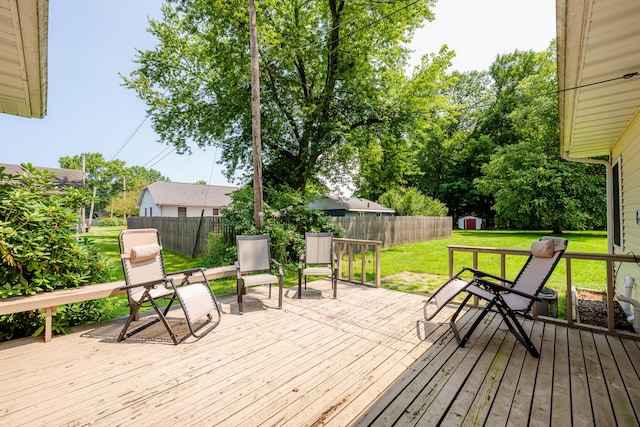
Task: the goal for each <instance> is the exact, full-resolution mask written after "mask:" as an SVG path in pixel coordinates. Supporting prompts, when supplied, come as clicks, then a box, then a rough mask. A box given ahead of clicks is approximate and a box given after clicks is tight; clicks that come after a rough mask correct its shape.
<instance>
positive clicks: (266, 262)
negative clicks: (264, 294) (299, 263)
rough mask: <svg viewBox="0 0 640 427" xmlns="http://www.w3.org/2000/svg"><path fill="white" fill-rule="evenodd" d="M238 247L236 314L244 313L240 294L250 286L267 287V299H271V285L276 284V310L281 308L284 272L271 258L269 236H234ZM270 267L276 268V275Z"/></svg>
mask: <svg viewBox="0 0 640 427" xmlns="http://www.w3.org/2000/svg"><path fill="white" fill-rule="evenodd" d="M236 244H237V247H238V260H237V261H236V263H235V265H236V279H237V282H236V283H237V284H236V292H237V294H238V312H239V314H242V313H243V312H244V310H243V307H242V294H243V292H246V291H247V288H249V287H250V286H258V285H269V298H271V285H272V284H276V283H277V284H278V286H279V287H280V294H279V296H278V308H282V285H283V283H284V270H283V269H282V264H280V263H279V262H278V261H276V260H275V259H272V258H271V250H270V249H269V236H267V235H266V234H263V235H259V236H236ZM272 265H275V266H276V267H277V268H278V275H277V276H276V275H275V274H273V272H272Z"/></svg>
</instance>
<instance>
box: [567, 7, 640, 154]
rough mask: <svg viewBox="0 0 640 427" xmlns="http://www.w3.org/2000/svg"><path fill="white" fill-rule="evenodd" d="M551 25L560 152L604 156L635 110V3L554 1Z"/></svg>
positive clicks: (639, 92)
mask: <svg viewBox="0 0 640 427" xmlns="http://www.w3.org/2000/svg"><path fill="white" fill-rule="evenodd" d="M556 27H557V28H556V29H557V43H558V89H559V91H560V92H559V114H560V149H561V152H562V153H565V154H567V155H569V156H570V157H577V158H587V157H596V156H607V155H609V153H610V151H611V147H612V146H613V145H614V144H615V143H616V142H617V141H618V140H619V139H620V137H621V136H622V135H623V133H624V131H625V129H626V128H627V126H628V125H629V123H630V122H631V120H632V119H633V117H634V116H635V115H636V114H638V111H639V109H640V75H638V74H637V73H639V72H640V49H639V48H638V46H640V3H639V2H638V0H558V1H557V2H556ZM625 76H626V77H625Z"/></svg>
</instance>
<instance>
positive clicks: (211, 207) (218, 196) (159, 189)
mask: <svg viewBox="0 0 640 427" xmlns="http://www.w3.org/2000/svg"><path fill="white" fill-rule="evenodd" d="M237 189H238V187H229V186H221V185H204V184H186V183H181V182H168V181H158V182H154V183H153V184H151V185H147V186H146V187H143V188H142V190H140V195H139V196H138V203H137V204H136V207H137V208H140V216H142V217H145V216H161V217H193V216H200V215H203V216H216V215H220V209H221V208H222V207H224V206H228V205H229V204H230V203H231V196H230V194H231V193H233V192H234V191H235V190H237ZM203 210H204V213H203Z"/></svg>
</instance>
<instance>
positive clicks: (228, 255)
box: [207, 186, 344, 265]
mask: <svg viewBox="0 0 640 427" xmlns="http://www.w3.org/2000/svg"><path fill="white" fill-rule="evenodd" d="M231 199H232V202H231V205H230V206H229V207H227V208H224V209H223V210H222V214H223V221H224V225H225V226H226V227H229V228H230V229H231V230H232V231H233V233H234V234H235V235H255V234H263V233H264V234H267V235H269V243H270V245H271V256H272V257H273V258H275V259H276V260H278V261H280V262H283V263H290V262H297V261H298V258H299V257H300V255H301V254H302V253H303V252H304V233H305V232H332V233H333V234H334V236H335V237H343V236H344V230H343V229H342V228H341V227H340V226H338V225H337V224H336V223H334V222H333V221H332V220H331V218H330V217H328V216H326V215H325V214H324V213H323V212H321V211H319V210H317V209H312V208H309V207H308V206H307V203H306V201H305V200H304V198H303V197H302V195H300V193H298V192H297V191H295V190H292V189H291V188H288V187H277V188H266V189H265V200H264V222H263V227H262V229H261V230H258V229H257V228H256V225H255V223H254V214H253V212H254V203H253V188H252V187H250V186H246V187H243V188H241V189H239V190H236V191H234V192H233V193H232V195H231ZM236 257H237V252H236V247H235V242H224V240H223V239H222V237H221V236H217V237H210V239H209V254H208V255H207V261H210V262H211V263H212V265H225V264H232V263H233V262H234V261H235V260H236Z"/></svg>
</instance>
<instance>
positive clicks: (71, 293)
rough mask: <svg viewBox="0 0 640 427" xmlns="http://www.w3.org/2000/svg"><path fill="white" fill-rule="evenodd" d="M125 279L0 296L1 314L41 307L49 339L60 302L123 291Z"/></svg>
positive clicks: (229, 271) (228, 270)
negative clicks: (31, 293) (21, 294)
mask: <svg viewBox="0 0 640 427" xmlns="http://www.w3.org/2000/svg"><path fill="white" fill-rule="evenodd" d="M235 274H236V269H235V267H234V266H233V265H228V266H224V267H214V268H208V269H206V270H205V275H206V276H207V279H209V280H214V279H220V278H222V277H229V276H235ZM123 286H125V281H124V280H120V281H117V282H109V283H99V284H95V285H87V286H81V287H78V288H70V289H60V290H57V291H52V292H43V293H41V294H36V295H29V296H20V297H12V298H4V299H0V316H2V315H6V314H12V313H21V312H23V311H32V310H40V311H42V312H43V313H44V314H45V316H46V317H45V324H44V325H45V326H44V342H49V341H51V335H52V333H51V332H52V331H51V327H52V319H53V313H55V311H56V309H57V307H58V306H60V305H65V304H71V303H75V302H82V301H90V300H94V299H99V298H107V297H113V296H116V295H123V294H126V292H127V291H126V290H122V289H120V288H121V287H123Z"/></svg>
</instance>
